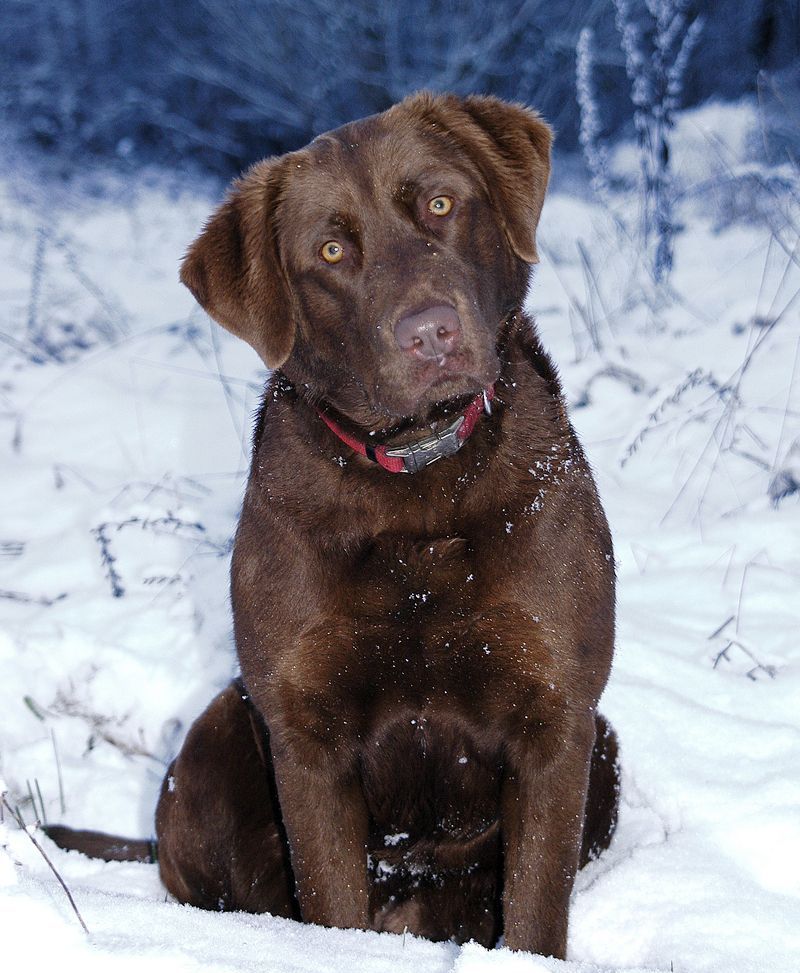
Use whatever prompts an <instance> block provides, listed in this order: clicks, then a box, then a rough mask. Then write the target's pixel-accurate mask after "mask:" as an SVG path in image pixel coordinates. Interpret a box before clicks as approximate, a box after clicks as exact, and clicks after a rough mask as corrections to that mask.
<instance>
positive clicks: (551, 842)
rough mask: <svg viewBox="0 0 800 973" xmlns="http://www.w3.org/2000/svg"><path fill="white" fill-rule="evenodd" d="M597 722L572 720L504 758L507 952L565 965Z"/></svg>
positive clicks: (584, 718)
mask: <svg viewBox="0 0 800 973" xmlns="http://www.w3.org/2000/svg"><path fill="white" fill-rule="evenodd" d="M594 741H595V725H594V717H593V716H591V715H589V714H586V715H583V714H572V718H571V720H569V723H567V721H566V720H565V721H564V722H562V723H560V724H556V725H550V726H546V727H543V728H540V729H539V730H538V731H537V732H536V734H535V735H534V736H532V737H527V736H526V737H524V738H522V739H518V740H516V741H514V743H513V744H511V745H510V746H509V748H508V750H507V763H506V777H505V780H504V782H503V788H502V796H501V801H502V827H503V846H504V856H505V861H504V868H503V931H504V934H505V940H506V945H507V946H509V947H510V948H511V949H524V950H528V951H529V952H532V953H541V954H543V955H545V956H555V957H557V958H559V959H564V956H565V952H566V945H567V913H568V908H569V897H570V892H571V891H572V885H573V882H574V880H575V873H576V871H577V868H578V857H579V852H580V848H581V833H582V830H583V815H584V809H585V804H586V791H587V786H588V778H589V773H588V771H589V762H590V756H591V752H592V746H593V744H594Z"/></svg>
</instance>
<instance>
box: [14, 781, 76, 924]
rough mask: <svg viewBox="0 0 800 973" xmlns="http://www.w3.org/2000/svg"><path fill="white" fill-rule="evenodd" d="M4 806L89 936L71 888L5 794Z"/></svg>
mask: <svg viewBox="0 0 800 973" xmlns="http://www.w3.org/2000/svg"><path fill="white" fill-rule="evenodd" d="M3 805H4V807H5V808H6V809H7V810H8V813H9V814H10V815H11V817H12V818H13V819H14V820H15V821H16V822H17V825H18V826H19V829H20V831H23V832H24V833H25V834H26V835H27V836H28V838H29V839H30V841H31V844H32V845H33V847H34V848H35V849H36V850H37V851H38V852H39V854H40V855H41V856H42V858H44V860H45V861H46V862H47V865H48V867H49V868H50V871H51V872H52V873H53V874H54V875H55V877H56V878H57V879H58V882H59V885H60V886H61V888H62V889H64V892H65V894H66V896H67V899H68V900H69V904H70V905H71V906H72V911H73V912H74V913H75V915H76V916H77V917H78V922H79V923H80V924H81V927H82V928H83V931H84V932H85V933H86V935H87V936H88V935H90V933H89V928H88V926H87V925H86V923H85V922H84V921H83V916H82V915H81V914H80V912H79V911H78V907H77V905H75V899H73V898H72V893H71V892H70V890H69V888H67V883H66V882H65V881H64V879H63V878H62V877H61V875H60V874H59V872H58V869H57V868H56V866H55V865H54V864H53V863H52V862H51V861H50V859H49V858H48V857H47V853H46V852H45V850H44V848H42V846H41V845H40V844H39V842H38V841H37V840H36V838H34V836H33V835H32V834H31V832H30V831H29V830H28V828H27V827H26V826H25V821H24V819H23V817H22V814H21V813H20V810H19V808H12V807H11V805H10V804H9V803H8V801H7V800H6V796H5V794H3Z"/></svg>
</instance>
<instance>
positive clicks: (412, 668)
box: [61, 94, 617, 957]
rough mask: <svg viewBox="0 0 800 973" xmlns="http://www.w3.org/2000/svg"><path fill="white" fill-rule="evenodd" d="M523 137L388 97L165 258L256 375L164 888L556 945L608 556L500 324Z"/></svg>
mask: <svg viewBox="0 0 800 973" xmlns="http://www.w3.org/2000/svg"><path fill="white" fill-rule="evenodd" d="M550 140H551V136H550V131H549V129H548V128H547V126H546V125H545V124H544V123H543V122H542V121H541V120H540V119H539V118H538V117H537V116H536V115H535V114H534V113H533V112H531V111H528V110H526V109H524V108H521V107H519V106H516V105H510V104H506V103H503V102H500V101H498V100H496V99H493V98H483V97H472V98H466V99H463V100H462V99H458V98H456V97H453V96H431V95H427V94H420V95H416V96H414V97H411V98H408V99H406V100H405V101H404V102H402V103H401V104H399V105H396V106H395V107H393V108H391V109H389V110H388V111H386V112H384V113H383V114H381V115H376V116H374V117H372V118H367V119H365V120H363V121H360V122H355V123H353V124H351V125H347V126H345V127H344V128H342V129H339V130H337V131H335V132H330V133H328V134H326V135H322V136H320V137H319V138H318V139H316V140H315V141H314V142H313V143H312V144H311V145H309V146H308V147H307V148H305V149H303V150H301V151H299V152H293V153H290V154H288V155H285V156H282V157H280V158H276V159H270V160H267V161H265V162H261V163H259V164H258V165H256V166H254V167H253V168H252V169H251V170H250V171H249V172H248V173H247V174H246V175H245V177H244V178H243V179H241V180H240V181H239V182H238V183H237V184H236V185H235V186H234V188H233V190H232V192H231V194H230V196H229V198H228V200H227V202H225V203H224V204H223V206H222V207H221V208H220V209H219V210H218V212H217V213H216V214H215V215H214V216H213V217H212V219H211V220H210V222H209V223H208V225H207V226H206V228H205V229H204V231H203V233H202V234H201V236H200V238H199V239H198V240H197V241H196V242H195V244H194V245H193V246H192V248H191V249H190V251H189V254H188V256H187V257H186V260H185V262H184V265H183V270H182V274H181V277H182V280H183V281H184V283H185V284H186V285H187V286H188V287H189V288H190V290H191V291H192V293H193V294H194V295H195V297H196V298H197V300H198V301H199V302H200V304H202V305H203V307H204V308H205V309H206V310H207V311H208V313H209V314H210V315H211V316H212V317H213V318H215V319H216V320H217V321H218V322H220V323H221V324H222V325H224V326H225V327H226V328H228V329H229V330H231V331H233V332H234V333H236V334H238V335H239V336H241V337H242V338H244V339H245V340H246V341H248V342H249V343H250V344H251V345H252V346H253V347H254V348H255V349H256V350H257V351H258V352H259V354H260V355H261V357H262V358H263V359H264V361H265V362H266V364H267V365H268V366H270V368H273V369H275V371H274V372H273V374H272V378H271V380H270V384H269V386H268V389H267V394H266V396H265V400H264V405H263V408H262V410H261V414H260V416H259V419H258V422H257V426H256V432H255V437H254V445H253V462H252V468H251V473H250V480H249V483H248V487H247V493H246V496H245V500H244V507H243V510H242V517H241V522H240V525H239V530H238V533H237V537H236V546H235V551H234V558H233V570H232V595H233V610H234V625H235V634H236V644H237V649H238V653H239V659H240V662H241V669H242V682H241V683H235V684H233V685H232V686H231V687H229V688H228V689H227V690H226V691H225V692H223V693H221V694H220V696H218V697H217V698H216V699H215V700H214V701H213V702H212V704H211V706H210V707H209V709H208V710H207V711H206V712H205V713H204V714H203V715H202V716H201V717H200V718H199V719H198V721H197V722H196V723H195V725H194V726H193V727H192V729H191V731H190V733H189V735H188V737H187V739H186V742H185V744H184V746H183V748H182V750H181V752H180V754H179V755H178V757H177V759H176V761H175V762H174V764H173V766H172V767H171V768H170V770H169V772H168V774H167V778H166V781H165V784H164V787H163V790H162V794H161V799H160V802H159V806H158V812H157V818H156V826H157V834H158V842H159V862H160V867H161V874H162V876H163V879H164V882H165V884H166V886H167V888H168V889H169V890H170V891H171V892H172V893H173V894H174V895H175V896H177V898H178V899H180V900H181V901H184V902H190V903H193V904H196V905H199V906H203V907H205V908H224V909H244V910H248V911H253V912H260V911H268V912H272V913H274V914H278V915H284V916H296V917H301V918H302V919H303V920H304V921H307V922H316V923H322V924H324V925H329V926H340V927H355V928H373V929H386V930H391V931H395V932H399V931H402V930H403V929H405V928H408V929H409V930H410V931H411V932H415V933H418V934H420V935H424V936H428V937H431V938H434V939H447V938H454V939H456V940H457V941H462V942H463V941H465V940H468V939H475V940H477V941H478V942H480V943H483V944H485V945H491V944H492V943H494V942H495V941H496V940H497V938H498V936H499V935H500V934H501V933H502V934H503V935H504V936H505V942H506V944H507V945H508V946H509V947H511V948H513V949H525V950H531V951H533V952H539V953H545V954H550V955H553V956H558V957H563V956H564V953H565V947H566V936H567V911H568V904H569V897H570V892H571V889H572V885H573V881H574V877H575V872H576V869H577V868H578V866H579V864H583V863H585V862H586V861H587V860H588V859H589V857H590V856H592V855H594V854H597V853H598V852H599V851H600V850H601V849H603V848H605V847H606V846H607V844H608V842H609V840H610V837H611V833H612V831H613V828H614V823H615V818H616V806H617V776H616V740H615V738H614V735H613V731H611V729H610V728H609V727H608V726H607V724H606V723H605V722H604V721H603V720H602V718H601V717H599V716H597V715H596V706H597V702H598V699H599V696H600V694H601V692H602V690H603V687H604V686H605V683H606V679H607V676H608V671H609V666H610V663H611V655H612V649H613V635H614V566H613V557H612V549H611V540H610V537H609V533H608V528H607V525H606V521H605V518H604V516H603V512H602V509H601V507H600V504H599V501H598V498H597V494H596V491H595V486H594V483H593V480H592V476H591V473H590V470H589V467H588V465H587V463H586V460H585V459H584V456H583V453H582V451H581V448H580V446H579V444H578V442H577V440H576V437H575V434H574V432H573V430H572V428H571V426H570V424H569V421H568V419H567V417H566V414H565V409H564V403H563V399H562V395H561V390H560V388H559V384H558V379H557V376H556V373H555V370H554V368H553V366H552V364H551V362H550V360H549V359H548V357H547V356H546V354H545V353H544V351H543V350H542V348H541V345H540V343H539V340H538V337H537V335H536V332H535V330H534V327H533V324H532V322H531V321H530V320H528V319H527V318H526V317H525V315H524V313H523V311H522V304H523V300H524V298H525V292H526V286H527V282H528V275H529V265H530V264H532V263H535V262H536V260H537V254H536V241H535V231H536V226H537V222H538V219H539V214H540V211H541V208H542V202H543V199H544V193H545V188H546V185H547V179H548V174H549V166H550V161H549V159H550ZM433 460H439V462H437V463H435V465H434V464H433ZM405 473H412V474H413V475H404V474H405ZM395 474H397V475H395ZM587 795H588V797H587ZM61 840H62V843H67V844H68V843H69V842H68V841H65V839H64V835H63V834H62V835H61ZM73 844H74V843H73Z"/></svg>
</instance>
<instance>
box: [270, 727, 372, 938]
mask: <svg viewBox="0 0 800 973" xmlns="http://www.w3.org/2000/svg"><path fill="white" fill-rule="evenodd" d="M272 754H273V760H274V762H275V779H276V781H277V783H278V793H279V795H280V802H281V806H282V807H284V808H291V809H292V811H291V814H287V816H286V818H285V825H286V834H287V837H288V839H289V847H290V848H291V853H292V870H293V872H294V878H295V888H296V893H297V899H298V901H299V903H300V912H301V914H302V917H303V920H304V921H305V922H314V923H317V924H319V925H323V926H335V927H337V928H341V929H351V928H353V929H366V928H368V925H369V892H368V888H369V884H368V880H367V844H368V814H367V808H366V804H365V801H364V795H363V793H362V790H361V784H360V781H359V779H358V776H357V773H356V768H355V767H352V768H348V767H342V766H340V763H339V761H337V760H336V755H335V754H333V753H332V752H330V751H328V750H326V749H323V748H320V749H317V747H316V745H315V744H313V743H311V741H310V740H309V739H308V737H304V738H303V746H302V747H297V746H295V747H287V746H284V747H281V746H279V745H276V741H275V740H274V739H273V741H272Z"/></svg>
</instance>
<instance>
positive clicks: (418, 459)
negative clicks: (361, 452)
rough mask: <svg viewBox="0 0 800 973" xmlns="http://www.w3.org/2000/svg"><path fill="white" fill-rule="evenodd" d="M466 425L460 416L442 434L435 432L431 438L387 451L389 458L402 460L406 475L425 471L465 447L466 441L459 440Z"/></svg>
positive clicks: (427, 437)
mask: <svg viewBox="0 0 800 973" xmlns="http://www.w3.org/2000/svg"><path fill="white" fill-rule="evenodd" d="M463 425H464V416H459V417H458V419H456V421H455V422H452V423H451V424H450V425H449V426H448V427H447V428H446V429H443V430H442V432H438V433H437V432H434V433H433V435H431V436H426V437H425V438H424V439H419V440H417V442H415V443H410V444H409V445H408V446H398V447H397V448H396V449H387V450H386V455H387V456H396V457H399V458H400V459H402V461H403V464H404V465H405V470H403V472H404V473H417V472H418V471H419V470H422V469H425V467H426V466H430V465H431V463H435V462H436V461H437V460H440V459H442V458H443V457H444V456H452V455H453V453H457V452H458V451H459V449H461V447H462V446H463V445H464V440H463V439H459V436H458V430H459V429H460V428H461V427H462V426H463Z"/></svg>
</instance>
